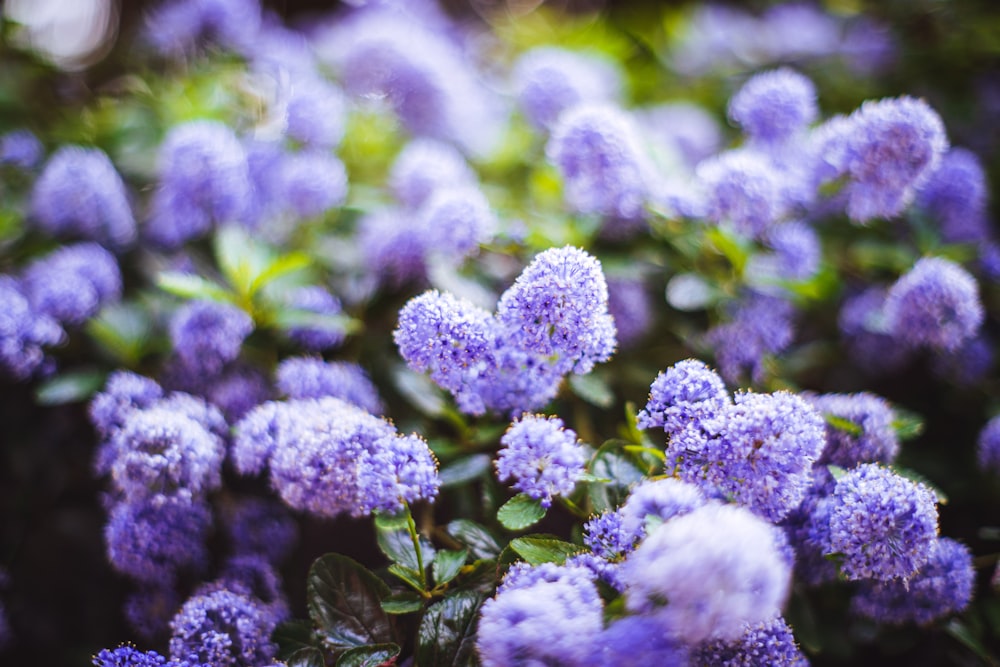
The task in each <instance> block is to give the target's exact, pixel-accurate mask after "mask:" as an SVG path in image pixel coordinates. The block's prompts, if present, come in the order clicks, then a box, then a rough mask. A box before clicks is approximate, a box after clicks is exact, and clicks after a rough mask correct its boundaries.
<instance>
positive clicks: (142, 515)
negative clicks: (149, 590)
mask: <svg viewBox="0 0 1000 667" xmlns="http://www.w3.org/2000/svg"><path fill="white" fill-rule="evenodd" d="M211 527H212V514H211V511H210V510H209V507H208V505H206V504H205V503H204V502H203V501H197V500H195V501H192V500H190V499H187V498H184V497H181V496H172V497H167V496H163V495H155V496H147V497H144V498H140V499H138V500H137V501H136V502H121V503H117V504H116V505H115V506H114V507H113V508H112V509H111V511H110V513H109V516H108V523H107V524H106V525H105V527H104V543H105V546H106V548H107V556H108V561H109V562H110V563H111V566H112V567H113V568H114V569H116V570H118V571H119V572H121V573H122V574H125V575H128V576H129V577H131V578H132V579H135V580H136V581H140V582H147V583H164V582H173V581H174V580H175V578H176V576H177V573H178V572H179V571H180V570H181V569H196V570H198V569H201V568H203V567H204V566H205V565H206V564H207V562H208V550H207V549H206V548H205V540H206V539H207V538H208V532H209V530H210V529H211Z"/></svg>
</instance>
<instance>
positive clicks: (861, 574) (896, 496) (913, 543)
mask: <svg viewBox="0 0 1000 667" xmlns="http://www.w3.org/2000/svg"><path fill="white" fill-rule="evenodd" d="M830 500H831V502H832V507H831V510H830V545H829V548H828V550H827V553H832V554H838V555H839V556H840V558H841V559H842V560H841V565H840V571H841V573H842V574H843V575H844V576H846V577H847V578H848V579H851V580H857V579H879V580H882V581H886V580H890V579H903V580H906V579H910V578H911V577H913V575H914V574H916V573H917V571H918V570H919V569H920V567H921V566H923V564H924V563H926V562H927V559H928V558H929V557H930V550H931V546H932V545H933V544H934V540H935V539H936V538H937V532H938V515H937V500H936V498H935V496H934V493H933V492H932V491H931V490H930V489H928V488H927V487H926V486H924V485H922V484H918V483H916V482H911V481H910V480H908V479H905V478H903V477H900V476H899V475H897V474H896V473H894V472H892V471H891V470H889V469H888V468H883V467H881V466H878V465H876V464H873V463H866V464H863V465H860V466H858V467H857V468H854V469H853V470H851V471H849V472H848V473H847V474H846V475H844V476H843V477H842V478H841V479H839V480H838V481H837V486H836V487H835V488H834V490H833V494H832V496H831V499H830Z"/></svg>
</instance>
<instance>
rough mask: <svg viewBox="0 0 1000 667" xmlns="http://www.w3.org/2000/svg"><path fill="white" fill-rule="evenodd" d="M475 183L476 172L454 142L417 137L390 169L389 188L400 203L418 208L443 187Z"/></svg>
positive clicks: (411, 207) (472, 184)
mask: <svg viewBox="0 0 1000 667" xmlns="http://www.w3.org/2000/svg"><path fill="white" fill-rule="evenodd" d="M474 185H476V173H475V172H474V171H473V170H472V169H471V168H470V167H469V165H468V163H467V162H466V161H465V158H464V157H462V154H461V153H459V152H458V150H457V149H456V148H454V147H453V146H452V145H451V144H447V143H445V142H443V141H437V140H435V139H428V138H426V137H424V138H417V139H414V140H412V141H411V142H410V143H408V144H407V145H406V146H405V147H404V148H403V150H402V151H400V153H399V155H398V156H396V161H395V162H393V163H392V167H391V169H390V170H389V188H390V189H391V190H392V193H393V194H394V195H395V196H396V199H398V200H399V202H400V203H401V204H402V205H403V206H406V207H408V208H410V209H417V208H419V207H420V206H421V205H422V204H423V203H424V202H425V201H426V200H427V198H428V197H430V196H431V195H432V194H434V192H435V191H436V190H438V189H439V188H442V187H465V186H474Z"/></svg>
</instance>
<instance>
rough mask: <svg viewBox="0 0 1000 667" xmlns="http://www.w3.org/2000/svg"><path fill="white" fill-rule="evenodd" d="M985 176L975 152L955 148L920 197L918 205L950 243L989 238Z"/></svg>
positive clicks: (946, 154)
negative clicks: (938, 226) (936, 224)
mask: <svg viewBox="0 0 1000 667" xmlns="http://www.w3.org/2000/svg"><path fill="white" fill-rule="evenodd" d="M987 193H988V190H987V182H986V173H985V172H984V171H983V167H982V165H981V164H980V162H979V158H978V157H976V155H975V153H973V152H971V151H968V150H965V149H963V148H952V149H951V150H950V151H948V152H947V153H945V155H944V157H943V158H942V159H941V164H940V165H939V166H938V168H937V169H935V170H934V172H933V173H932V174H931V176H930V178H929V179H928V181H927V182H926V183H924V185H923V187H922V188H921V189H920V192H919V193H918V195H917V205H918V206H919V207H920V208H921V209H923V210H924V211H926V212H927V213H928V215H930V216H931V218H932V219H933V220H934V221H935V222H936V223H938V225H940V230H941V237H942V238H943V239H944V240H945V241H947V242H949V243H968V242H981V241H985V240H987V239H989V237H990V232H989V229H990V225H989V220H988V218H987V217H986V200H987Z"/></svg>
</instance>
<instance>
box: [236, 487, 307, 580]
mask: <svg viewBox="0 0 1000 667" xmlns="http://www.w3.org/2000/svg"><path fill="white" fill-rule="evenodd" d="M222 528H223V529H224V530H225V532H226V535H228V536H229V542H230V544H231V548H232V551H233V553H235V554H237V555H259V556H263V557H264V558H266V559H267V560H268V561H269V562H271V563H274V564H278V563H280V562H281V561H283V560H285V558H287V557H288V555H289V554H290V553H291V551H292V549H294V547H295V543H296V542H298V539H299V531H298V526H297V524H296V523H295V520H294V519H293V518H292V516H291V515H290V514H289V512H288V510H287V509H285V507H284V505H281V504H280V503H277V502H274V501H271V500H269V499H264V498H258V497H254V496H248V497H245V498H240V499H238V500H236V501H235V502H233V503H231V504H229V505H226V506H224V507H223V509H222Z"/></svg>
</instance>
